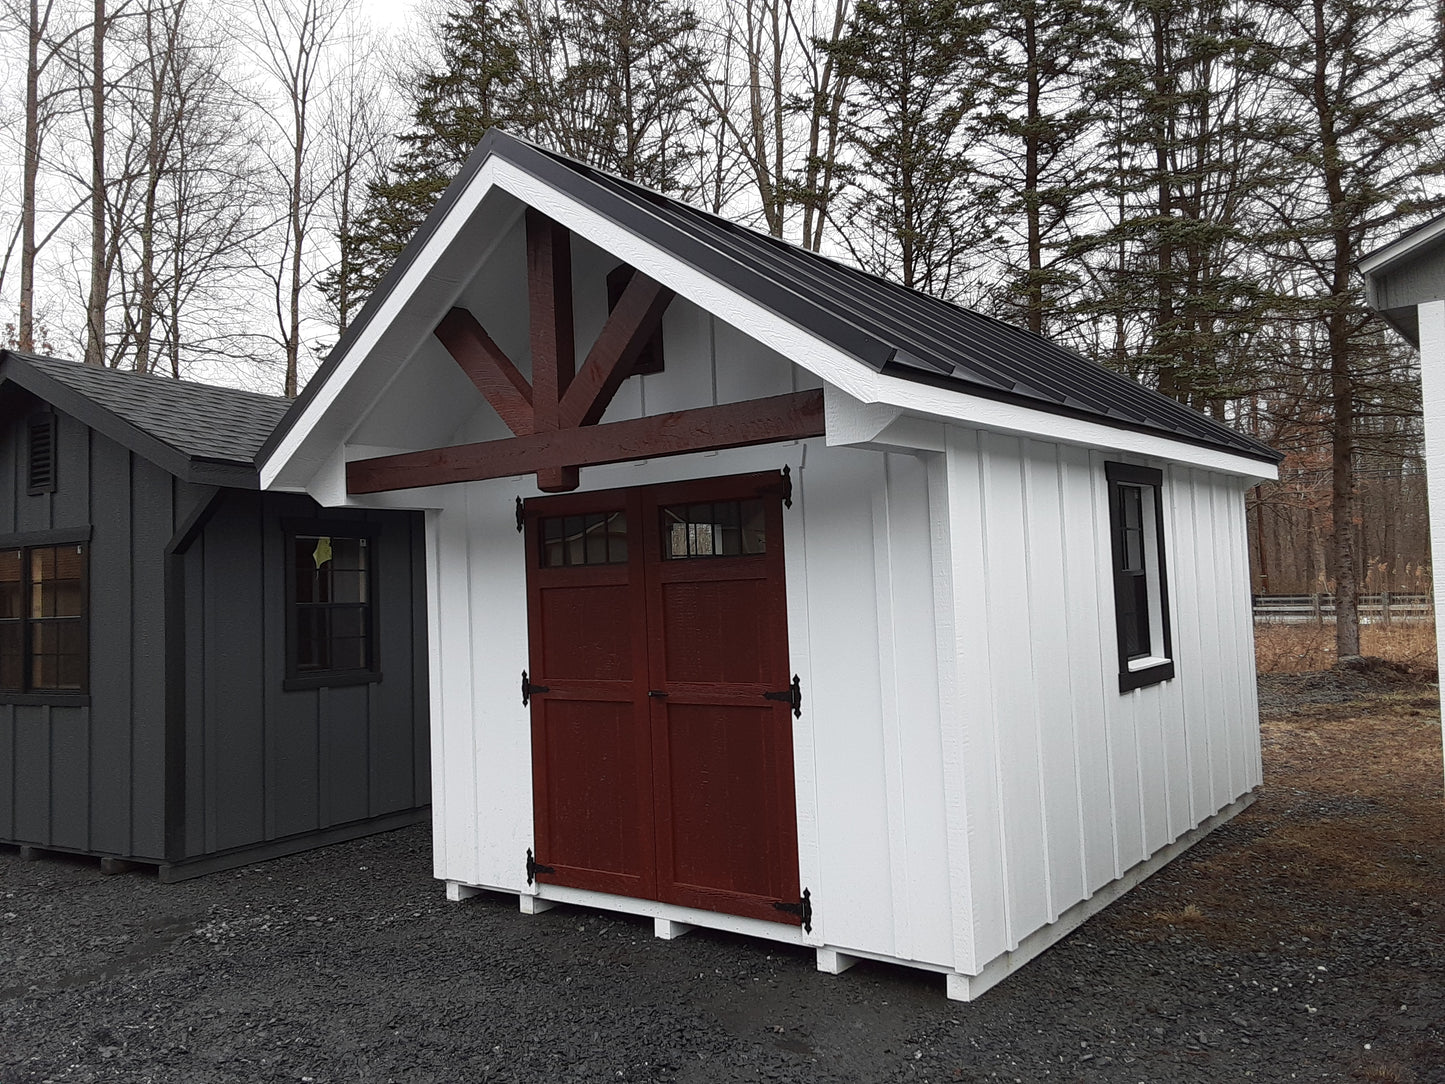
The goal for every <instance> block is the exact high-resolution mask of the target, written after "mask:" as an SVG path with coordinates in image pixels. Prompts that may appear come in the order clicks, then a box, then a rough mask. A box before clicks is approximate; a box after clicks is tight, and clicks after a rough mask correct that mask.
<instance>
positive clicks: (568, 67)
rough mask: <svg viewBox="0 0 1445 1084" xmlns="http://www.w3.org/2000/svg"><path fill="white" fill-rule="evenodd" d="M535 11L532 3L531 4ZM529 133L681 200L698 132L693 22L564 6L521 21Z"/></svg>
mask: <svg viewBox="0 0 1445 1084" xmlns="http://www.w3.org/2000/svg"><path fill="white" fill-rule="evenodd" d="M534 2H535V0H534ZM527 32H528V36H529V38H530V39H531V40H530V41H529V48H528V55H529V57H531V61H530V63H529V65H528V69H529V71H528V75H529V81H530V84H531V86H532V88H533V92H534V94H535V96H536V99H535V105H536V109H537V114H536V116H537V133H538V136H539V137H540V138H541V139H542V140H543V141H544V142H546V143H549V144H550V145H552V146H554V147H556V148H557V150H559V151H561V152H562V153H563V154H567V155H570V156H571V157H573V158H577V159H580V160H581V161H584V162H586V163H588V164H589V165H594V166H598V167H600V168H602V169H606V170H609V171H611V172H613V173H616V174H618V175H619V176H621V177H625V178H626V179H627V180H630V181H637V182H638V183H639V184H644V185H647V186H648V187H649V188H655V189H657V190H658V191H660V192H667V193H670V194H678V195H682V196H686V195H688V185H687V183H686V182H685V180H684V176H685V170H684V167H685V166H686V165H687V164H688V162H689V161H690V160H691V159H692V158H694V157H695V156H696V154H697V147H696V138H695V137H696V131H697V129H698V128H699V127H700V126H701V125H702V124H703V123H704V121H705V116H706V112H707V100H706V97H705V95H704V93H703V83H704V81H705V80H706V78H707V67H706V61H705V58H704V55H703V51H702V48H701V45H700V43H699V37H698V18H697V13H696V12H695V11H694V10H693V9H692V7H690V6H688V5H687V4H685V3H684V4H677V3H673V2H671V0H571V2H569V3H565V4H563V3H554V4H553V6H552V7H551V8H550V9H549V10H548V12H547V13H546V14H545V15H543V14H541V13H538V12H537V11H536V10H535V9H533V13H532V14H531V15H530V17H529V18H528V22H527Z"/></svg>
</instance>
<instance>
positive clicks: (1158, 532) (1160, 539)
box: [1104, 463, 1174, 693]
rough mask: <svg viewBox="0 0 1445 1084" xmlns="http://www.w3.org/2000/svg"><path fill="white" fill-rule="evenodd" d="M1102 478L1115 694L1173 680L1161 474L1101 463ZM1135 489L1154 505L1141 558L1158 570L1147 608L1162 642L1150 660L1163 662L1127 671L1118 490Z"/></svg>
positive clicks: (1138, 468)
mask: <svg viewBox="0 0 1445 1084" xmlns="http://www.w3.org/2000/svg"><path fill="white" fill-rule="evenodd" d="M1104 476H1105V478H1106V479H1107V480H1108V486H1109V560H1110V573H1111V575H1110V583H1111V584H1112V585H1113V587H1114V603H1113V605H1114V631H1115V636H1116V637H1117V644H1118V651H1119V691H1120V692H1121V693H1127V692H1131V691H1133V690H1134V689H1142V688H1144V687H1145V686H1147V685H1157V684H1159V682H1161V681H1168V680H1169V679H1170V678H1172V677H1174V641H1173V637H1172V635H1171V633H1170V621H1169V563H1168V559H1167V555H1166V553H1165V549H1166V547H1165V544H1164V501H1163V488H1164V472H1163V471H1162V470H1159V469H1158V468H1157V467H1141V466H1138V465H1136V464H1133V463H1105V464H1104ZM1124 486H1136V487H1139V488H1141V489H1149V490H1152V493H1153V502H1152V503H1153V505H1154V537H1153V545H1152V546H1148V547H1147V548H1146V551H1145V559H1146V560H1148V559H1150V558H1152V559H1153V560H1154V562H1155V564H1156V566H1157V568H1158V581H1159V594H1158V598H1157V599H1155V598H1154V597H1152V596H1151V597H1150V599H1149V605H1150V606H1151V607H1153V606H1154V605H1155V604H1156V603H1157V605H1158V608H1159V614H1158V617H1159V629H1160V639H1161V641H1162V643H1161V644H1160V645H1159V648H1160V649H1159V650H1158V651H1155V652H1152V653H1151V657H1155V658H1159V659H1161V660H1163V661H1161V662H1158V663H1156V664H1154V665H1153V666H1143V667H1139V668H1137V669H1131V668H1130V661H1131V660H1130V658H1129V653H1128V650H1127V649H1126V647H1125V646H1124V645H1125V636H1124V625H1123V622H1122V620H1121V619H1120V605H1119V579H1120V577H1121V576H1123V575H1125V573H1124V572H1123V571H1122V569H1123V565H1124V533H1123V531H1122V530H1121V529H1120V524H1121V521H1122V519H1123V496H1122V487H1124Z"/></svg>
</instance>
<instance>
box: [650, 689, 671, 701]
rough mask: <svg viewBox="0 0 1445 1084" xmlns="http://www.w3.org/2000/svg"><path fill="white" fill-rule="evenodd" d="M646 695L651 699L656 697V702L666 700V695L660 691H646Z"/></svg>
mask: <svg viewBox="0 0 1445 1084" xmlns="http://www.w3.org/2000/svg"><path fill="white" fill-rule="evenodd" d="M647 695H648V696H652V697H656V698H657V699H658V700H666V699H667V694H666V693H665V692H663V691H662V690H661V689H648V690H647Z"/></svg>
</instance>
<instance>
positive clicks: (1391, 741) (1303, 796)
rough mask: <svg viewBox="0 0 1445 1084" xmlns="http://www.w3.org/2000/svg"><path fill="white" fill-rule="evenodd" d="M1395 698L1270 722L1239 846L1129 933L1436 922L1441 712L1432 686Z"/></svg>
mask: <svg viewBox="0 0 1445 1084" xmlns="http://www.w3.org/2000/svg"><path fill="white" fill-rule="evenodd" d="M1321 677H1322V679H1324V678H1327V675H1321ZM1394 687H1395V688H1396V689H1397V690H1399V691H1393V692H1391V691H1383V692H1374V693H1368V694H1365V695H1364V697H1363V698H1362V699H1358V700H1354V701H1352V702H1348V703H1333V704H1322V705H1321V704H1315V705H1302V706H1297V707H1296V708H1294V709H1293V710H1291V711H1290V712H1289V713H1288V714H1283V715H1280V716H1278V717H1274V718H1267V719H1266V720H1265V721H1264V723H1263V724H1262V727H1261V737H1262V741H1263V751H1264V769H1265V773H1264V774H1265V781H1264V782H1265V785H1264V789H1263V791H1262V793H1261V797H1260V799H1259V801H1258V802H1256V803H1255V805H1254V806H1253V807H1252V808H1251V809H1249V810H1248V811H1247V812H1245V813H1244V814H1243V815H1242V816H1241V817H1240V818H1239V819H1238V821H1236V822H1235V823H1234V825H1233V826H1231V827H1230V828H1229V829H1227V830H1225V831H1224V832H1223V833H1222V836H1223V838H1225V839H1228V838H1231V837H1233V838H1234V842H1230V843H1227V844H1225V845H1223V846H1218V847H1215V848H1211V849H1210V850H1209V852H1208V853H1207V857H1202V858H1201V859H1200V860H1198V861H1196V862H1194V863H1193V864H1192V866H1190V867H1189V868H1188V871H1187V872H1184V871H1181V873H1180V876H1179V882H1180V883H1179V886H1178V887H1179V889H1182V890H1183V891H1182V892H1180V891H1177V890H1176V892H1175V893H1174V894H1173V899H1174V900H1175V901H1177V904H1182V906H1179V905H1176V906H1174V907H1172V908H1171V909H1169V910H1167V911H1164V910H1159V911H1152V912H1148V913H1146V914H1142V915H1141V914H1138V913H1136V914H1135V915H1134V916H1133V917H1132V919H1130V926H1131V927H1132V928H1131V930H1130V932H1131V934H1132V935H1133V936H1134V937H1136V938H1138V939H1139V940H1146V941H1147V940H1158V939H1161V938H1163V937H1167V936H1170V935H1171V934H1181V933H1185V932H1186V931H1188V932H1189V933H1191V934H1192V935H1195V936H1201V937H1204V938H1207V939H1209V940H1211V941H1215V942H1217V943H1227V944H1233V945H1241V946H1248V947H1252V948H1262V949H1267V948H1269V947H1271V946H1272V945H1274V944H1276V943H1277V942H1279V941H1282V940H1288V939H1291V938H1294V939H1297V938H1299V937H1308V938H1310V939H1311V940H1312V941H1314V942H1315V943H1317V944H1320V945H1323V944H1324V943H1326V942H1327V941H1328V938H1329V933H1330V930H1332V929H1334V928H1336V927H1337V925H1338V924H1339V923H1340V922H1342V921H1348V919H1347V918H1346V916H1348V915H1351V914H1354V913H1356V912H1367V913H1393V914H1400V915H1426V916H1428V915H1431V914H1434V913H1435V911H1436V910H1437V909H1438V901H1439V900H1441V899H1442V898H1445V818H1442V816H1441V803H1442V794H1441V774H1442V773H1441V742H1440V723H1439V701H1438V699H1437V693H1436V690H1435V688H1434V687H1433V686H1428V685H1420V684H1415V683H1406V684H1404V685H1403V687H1402V686H1400V685H1396V686H1394ZM1216 838H1220V837H1216ZM1185 901H1187V902H1185ZM1427 921H1428V920H1427ZM1381 1079H1389V1078H1381Z"/></svg>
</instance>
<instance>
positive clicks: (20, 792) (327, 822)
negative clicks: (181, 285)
mask: <svg viewBox="0 0 1445 1084" xmlns="http://www.w3.org/2000/svg"><path fill="white" fill-rule="evenodd" d="M287 406H288V404H287V402H286V401H285V400H282V399H275V398H272V397H270V396H264V395H256V394H252V393H249V392H243V391H236V390H233V389H227V388H214V387H207V386H204V385H198V384H190V383H179V382H176V381H173V380H166V379H162V378H159V377H151V376H138V375H136V374H132V373H122V372H117V371H114V370H107V369H93V368H86V367H84V366H81V365H78V364H75V363H73V362H68V361H59V360H56V359H52V358H41V357H35V356H30V355H24V354H18V353H14V352H10V351H4V352H0V843H9V844H15V845H19V846H22V847H30V848H36V849H43V850H54V851H63V852H72V853H79V854H89V855H97V856H101V857H103V858H113V859H122V860H128V861H135V862H143V863H149V864H154V865H156V866H158V867H159V870H160V874H161V876H162V877H163V878H166V879H179V878H183V877H189V876H195V875H198V874H201V873H205V872H209V871H211V870H215V869H220V868H225V867H228V866H233V865H238V864H241V863H243V862H248V861H251V860H254V859H256V858H261V857H269V856H273V855H278V854H284V853H290V852H293V851H297V850H303V849H306V848H309V847H314V846H318V845H321V844H323V843H327V842H331V841H335V840H339V839H346V838H350V837H354V836H358V835H363V834H366V833H370V832H377V831H383V830H385V829H388V828H392V827H397V826H400V825H403V824H408V823H412V822H415V821H417V820H420V819H423V818H425V817H426V816H427V808H428V805H429V802H430V782H429V759H428V751H427V730H428V721H427V688H426V657H427V646H426V615H425V609H424V606H425V603H424V598H425V591H424V571H423V569H424V565H423V544H424V543H423V526H422V519H421V516H420V515H419V514H417V513H410V512H391V511H386V510H376V509H368V510H351V509H326V510H324V511H323V510H322V509H320V508H319V507H318V506H317V505H316V504H315V502H313V501H312V500H311V499H310V498H308V497H304V496H299V495H294V494H281V493H261V492H259V491H258V488H257V475H256V469H255V466H254V461H253V460H254V456H255V454H256V451H257V449H259V448H260V446H261V444H262V442H263V441H264V440H265V439H266V438H267V436H269V434H270V433H271V431H272V430H273V429H274V428H275V426H276V424H277V423H278V422H279V421H280V419H281V417H282V416H283V415H284V414H285V412H286V409H287Z"/></svg>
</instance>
